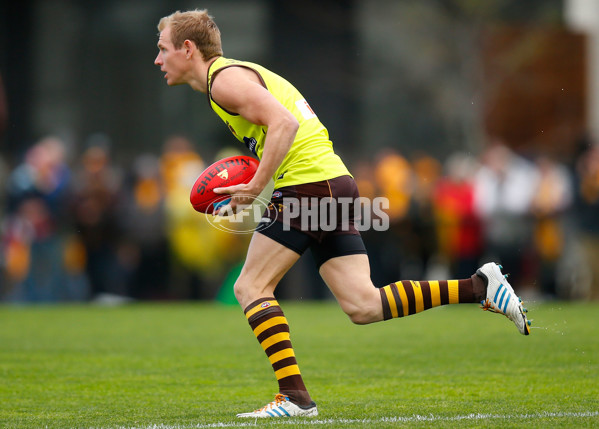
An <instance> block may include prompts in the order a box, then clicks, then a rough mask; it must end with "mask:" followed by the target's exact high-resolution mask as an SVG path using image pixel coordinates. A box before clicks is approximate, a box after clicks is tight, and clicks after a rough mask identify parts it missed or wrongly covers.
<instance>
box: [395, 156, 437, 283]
mask: <svg viewBox="0 0 599 429" xmlns="http://www.w3.org/2000/svg"><path fill="white" fill-rule="evenodd" d="M412 169H413V176H412V190H411V198H410V207H409V211H408V217H407V222H408V224H407V225H406V242H405V243H404V244H405V245H406V246H408V248H407V249H405V250H404V255H410V256H409V257H410V260H411V261H412V266H413V267H414V268H415V270H414V271H413V274H412V276H417V277H406V276H410V274H409V273H404V274H403V276H404V278H427V275H428V274H427V273H428V272H429V268H430V265H431V263H432V262H437V261H433V258H434V257H435V256H436V255H437V253H438V252H437V250H438V243H437V232H436V226H435V225H436V222H435V214H434V210H433V195H434V190H435V188H436V187H437V183H438V181H439V180H440V178H441V173H442V166H441V163H440V162H439V161H438V160H436V159H435V158H433V157H431V156H430V155H427V154H424V153H422V154H419V155H418V156H416V157H414V159H413V160H412Z"/></svg>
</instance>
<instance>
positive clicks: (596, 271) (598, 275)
mask: <svg viewBox="0 0 599 429" xmlns="http://www.w3.org/2000/svg"><path fill="white" fill-rule="evenodd" d="M575 197H576V199H575V210H574V213H575V219H576V223H577V227H578V230H579V234H578V235H579V237H578V239H579V242H580V244H581V245H582V250H583V263H584V265H585V267H586V269H587V270H588V274H589V279H588V287H587V288H586V289H587V291H585V293H584V295H583V296H584V297H586V298H591V299H599V145H597V144H591V145H590V146H589V147H588V148H587V149H586V150H585V151H584V152H583V153H582V154H581V155H580V157H579V159H578V162H577V165H576V194H575Z"/></svg>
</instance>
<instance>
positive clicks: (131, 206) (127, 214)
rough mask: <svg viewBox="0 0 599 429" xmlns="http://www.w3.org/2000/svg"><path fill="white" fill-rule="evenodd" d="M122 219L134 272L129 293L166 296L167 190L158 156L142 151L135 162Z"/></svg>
mask: <svg viewBox="0 0 599 429" xmlns="http://www.w3.org/2000/svg"><path fill="white" fill-rule="evenodd" d="M131 176H132V177H131V180H130V183H129V184H128V186H126V187H125V189H126V190H125V193H126V195H125V196H124V198H123V199H122V204H121V209H120V210H119V217H118V218H119V220H120V224H121V228H122V231H123V234H124V237H123V240H125V241H126V243H127V244H126V246H121V249H122V252H127V253H128V254H129V257H127V258H126V259H127V260H128V261H130V264H131V265H130V267H129V271H131V277H130V283H129V287H128V291H129V294H130V295H131V296H132V297H133V298H136V299H165V298H169V297H170V295H169V292H168V264H169V255H168V246H167V242H166V215H165V193H164V186H163V182H162V177H161V175H160V163H159V160H158V157H157V156H155V155H151V154H142V155H140V156H138V157H137V158H136V159H135V160H134V162H133V171H132V175H131Z"/></svg>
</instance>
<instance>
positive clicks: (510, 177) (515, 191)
mask: <svg viewBox="0 0 599 429" xmlns="http://www.w3.org/2000/svg"><path fill="white" fill-rule="evenodd" d="M481 161H482V166H481V168H480V169H479V171H478V172H477V174H476V177H475V181H474V198H475V199H474V203H475V207H476V210H477V213H478V214H479V216H481V217H482V219H483V222H484V238H485V247H486V252H487V254H486V255H485V258H486V259H488V260H496V261H498V262H500V263H503V264H504V265H505V266H506V267H509V271H510V272H511V274H513V275H514V281H515V282H517V283H515V285H514V287H515V288H516V289H517V288H518V286H519V285H518V283H528V282H531V281H533V279H532V277H531V273H530V271H529V270H527V268H528V264H526V263H525V262H526V260H527V259H528V258H529V257H530V254H531V252H532V248H531V243H532V241H533V240H532V238H533V223H532V219H531V216H530V207H531V202H532V199H533V196H534V193H535V192H536V190H537V188H538V185H537V184H538V181H539V173H538V171H537V168H536V167H535V165H534V164H532V163H531V162H529V161H527V160H526V159H524V158H523V157H521V156H519V155H517V154H516V153H514V152H513V151H512V150H510V149H509V148H508V147H507V146H505V145H504V144H503V143H502V142H500V141H496V142H494V143H493V144H491V145H490V146H489V147H488V148H487V149H486V150H485V152H484V153H483V154H482V158H481Z"/></svg>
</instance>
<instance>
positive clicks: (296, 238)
mask: <svg viewBox="0 0 599 429" xmlns="http://www.w3.org/2000/svg"><path fill="white" fill-rule="evenodd" d="M359 197H360V194H359V192H358V187H357V186H356V182H355V181H354V179H353V178H352V177H351V176H340V177H336V178H334V179H330V180H323V181H320V182H313V183H305V184H301V185H294V186H286V187H283V188H279V189H276V190H275V191H274V192H273V194H272V198H271V200H270V205H269V207H268V208H267V209H266V210H265V212H264V214H263V219H262V222H261V223H260V225H258V227H257V228H256V230H257V231H258V232H260V233H261V234H264V235H266V236H267V237H270V238H272V239H273V240H275V241H277V242H278V243H280V244H283V245H284V246H285V247H287V248H289V249H291V250H293V251H295V252H297V253H299V254H300V255H301V254H303V253H304V252H305V251H306V249H307V248H308V247H310V249H311V250H312V255H313V256H314V259H315V261H316V264H317V266H319V267H320V265H322V264H323V263H324V262H326V261H327V260H329V259H331V258H334V257H337V256H344V255H353V254H365V253H366V248H365V247H364V243H363V241H362V237H361V236H360V232H359V231H358V230H357V229H356V225H355V222H356V220H358V219H359V213H358V214H356V210H357V209H356V206H355V202H356V201H357V199H358V198H359ZM358 209H359V208H358Z"/></svg>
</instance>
